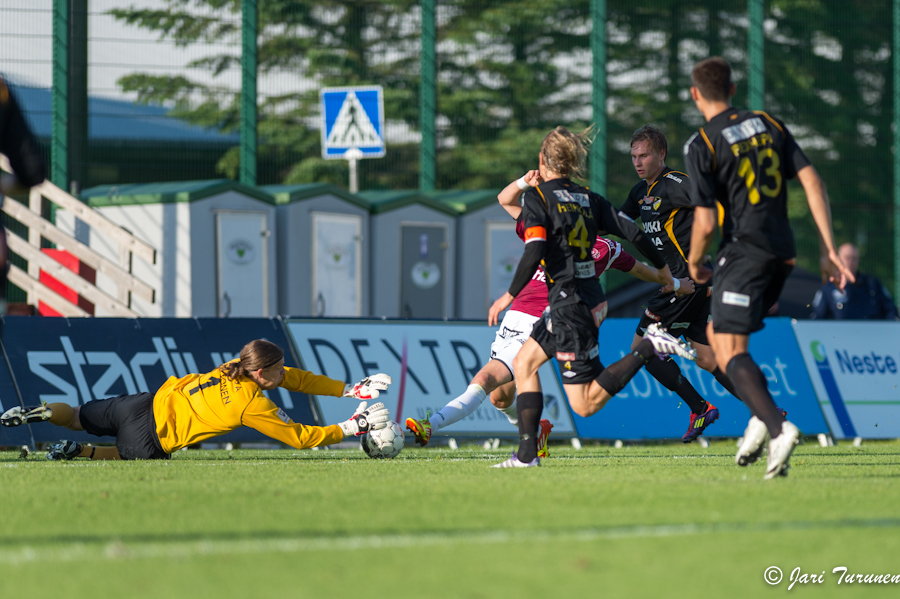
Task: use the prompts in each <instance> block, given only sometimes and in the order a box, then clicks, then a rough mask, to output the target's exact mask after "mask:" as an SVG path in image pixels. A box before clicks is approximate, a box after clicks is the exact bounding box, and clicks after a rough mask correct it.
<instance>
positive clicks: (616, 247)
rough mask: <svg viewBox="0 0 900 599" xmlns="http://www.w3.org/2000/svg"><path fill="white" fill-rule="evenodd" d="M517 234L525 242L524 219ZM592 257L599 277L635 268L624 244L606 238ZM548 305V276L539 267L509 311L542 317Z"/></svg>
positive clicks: (519, 224) (595, 243) (598, 245)
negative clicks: (607, 272) (607, 273)
mask: <svg viewBox="0 0 900 599" xmlns="http://www.w3.org/2000/svg"><path fill="white" fill-rule="evenodd" d="M516 234H517V235H518V236H519V239H521V240H522V241H525V224H524V223H523V222H522V219H518V220H517V221H516ZM591 257H592V258H593V259H594V268H595V270H596V272H597V276H598V277H599V276H600V275H602V274H603V273H605V272H606V271H607V270H609V269H610V268H614V269H616V270H621V271H622V272H628V271H630V270H631V269H632V268H634V262H635V260H634V257H633V256H631V254H629V253H628V252H626V251H625V249H624V248H623V247H622V244H621V243H619V242H617V241H612V240H611V239H606V238H605V237H597V240H596V241H595V242H594V247H593V248H592V249H591ZM548 305H549V301H548V299H547V276H546V275H545V274H544V269H543V268H541V267H540V266H539V267H538V268H537V269H536V270H535V271H534V274H533V275H531V280H530V281H528V284H526V285H525V288H524V289H522V291H521V293H519V295H517V296H516V299H514V300H513V303H512V305H511V306H510V307H509V309H510V310H515V311H516V312H524V313H525V314H530V315H531V316H540V315H541V314H542V313H543V312H544V308H546V307H547V306H548Z"/></svg>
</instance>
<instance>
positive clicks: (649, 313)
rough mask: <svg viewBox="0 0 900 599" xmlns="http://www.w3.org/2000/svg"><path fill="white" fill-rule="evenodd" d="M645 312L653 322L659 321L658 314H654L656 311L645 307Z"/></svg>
mask: <svg viewBox="0 0 900 599" xmlns="http://www.w3.org/2000/svg"><path fill="white" fill-rule="evenodd" d="M644 314H645V315H646V316H647V318H649V319H650V320H652V321H653V322H659V316H657V315H656V314H654V313H653V312H651V311H650V310H648V309H646V308H645V309H644Z"/></svg>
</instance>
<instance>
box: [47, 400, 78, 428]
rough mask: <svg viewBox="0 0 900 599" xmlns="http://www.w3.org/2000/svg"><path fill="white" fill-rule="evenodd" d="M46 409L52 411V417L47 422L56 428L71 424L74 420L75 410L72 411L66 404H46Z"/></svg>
mask: <svg viewBox="0 0 900 599" xmlns="http://www.w3.org/2000/svg"><path fill="white" fill-rule="evenodd" d="M47 407H48V408H50V409H51V410H52V411H53V415H52V416H50V420H48V421H47V422H49V423H50V424H55V425H56V426H69V425H70V424H72V420H73V419H74V418H75V410H73V409H72V406H70V405H69V404H67V403H51V404H47Z"/></svg>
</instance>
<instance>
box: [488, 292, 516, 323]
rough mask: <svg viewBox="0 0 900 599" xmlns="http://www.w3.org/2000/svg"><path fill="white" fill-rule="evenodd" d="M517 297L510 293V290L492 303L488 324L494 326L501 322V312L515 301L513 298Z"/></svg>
mask: <svg viewBox="0 0 900 599" xmlns="http://www.w3.org/2000/svg"><path fill="white" fill-rule="evenodd" d="M514 299H516V298H514V297H513V296H511V295H510V294H509V291H507V292H506V293H504V294H503V295H501V296H500V297H499V298H497V301H495V302H494V303H493V304H491V308H490V310H488V326H489V327H492V326H494V325H496V324H498V323H499V322H500V313H501V312H503V311H504V310H506V309H507V308H509V305H510V304H511V303H513V300H514Z"/></svg>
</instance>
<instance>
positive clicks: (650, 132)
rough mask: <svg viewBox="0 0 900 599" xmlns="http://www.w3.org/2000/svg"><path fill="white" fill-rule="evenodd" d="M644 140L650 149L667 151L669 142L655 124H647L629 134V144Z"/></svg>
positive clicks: (661, 152) (665, 152)
mask: <svg viewBox="0 0 900 599" xmlns="http://www.w3.org/2000/svg"><path fill="white" fill-rule="evenodd" d="M638 141H646V142H647V143H648V144H650V149H651V150H653V151H655V152H657V153H659V154H668V153H669V144H668V143H667V142H666V134H665V133H663V131H662V129H660V128H659V127H657V126H656V125H651V124H647V125H644V126H643V127H641V128H640V129H638V130H637V131H635V132H634V133H632V134H631V145H632V146H633V145H634V144H635V142H638Z"/></svg>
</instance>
